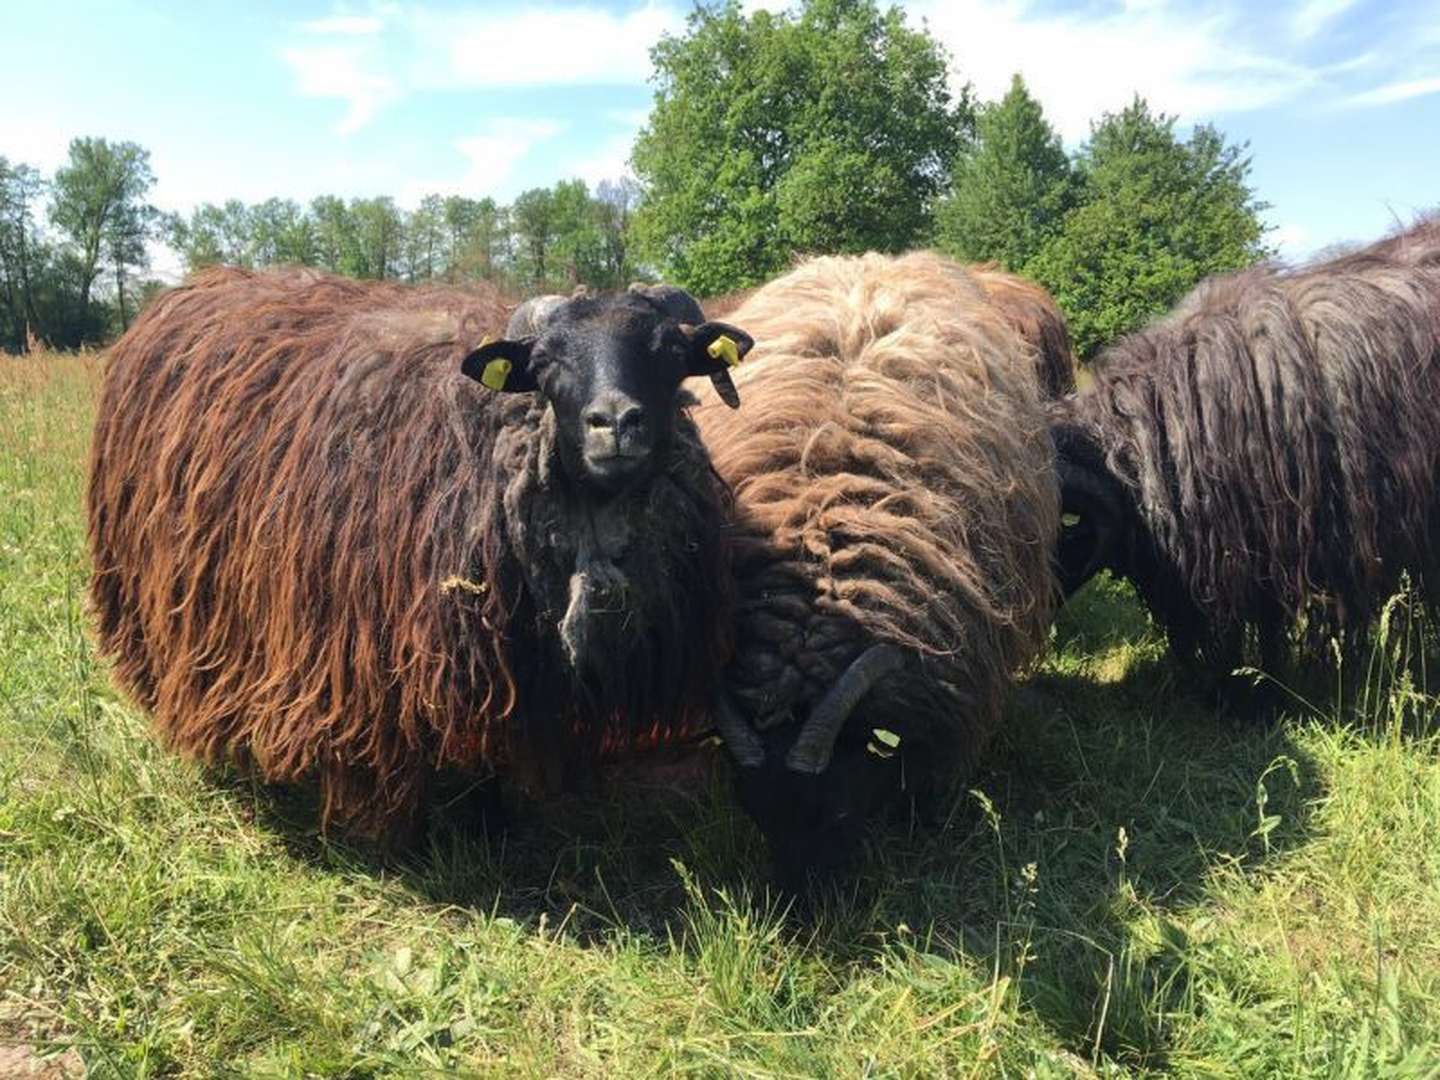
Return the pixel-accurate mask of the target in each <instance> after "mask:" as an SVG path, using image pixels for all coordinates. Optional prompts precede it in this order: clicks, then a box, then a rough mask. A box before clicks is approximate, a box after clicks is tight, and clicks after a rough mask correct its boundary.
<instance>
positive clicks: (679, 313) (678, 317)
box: [630, 281, 705, 326]
mask: <svg viewBox="0 0 1440 1080" xmlns="http://www.w3.org/2000/svg"><path fill="white" fill-rule="evenodd" d="M630 291H631V292H632V293H637V294H638V295H640V296H643V297H645V299H646V300H649V301H650V302H651V303H652V304H654V305H655V306H656V307H657V308H659V309H660V310H661V311H663V312H664V313H665V314H666V315H669V316H670V317H671V318H672V319H674V320H675V321H676V322H681V323H686V324H688V325H690V326H699V325H700V324H701V323H703V322H704V321H705V312H704V311H702V310H701V308H700V304H699V301H697V300H696V299H695V298H694V297H693V296H691V295H690V294H689V293H688V292H686V291H685V290H684V289H682V288H680V286H679V285H643V284H641V283H640V282H638V281H637V282H636V283H635V284H633V285H631V286H630Z"/></svg>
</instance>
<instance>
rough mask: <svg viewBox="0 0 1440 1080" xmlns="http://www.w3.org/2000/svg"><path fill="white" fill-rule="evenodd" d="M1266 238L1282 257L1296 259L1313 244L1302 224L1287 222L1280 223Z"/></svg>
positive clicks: (1304, 253) (1308, 231) (1311, 237)
mask: <svg viewBox="0 0 1440 1080" xmlns="http://www.w3.org/2000/svg"><path fill="white" fill-rule="evenodd" d="M1267 239H1268V240H1269V241H1270V242H1271V243H1272V244H1274V245H1275V247H1276V249H1277V250H1278V251H1279V253H1280V257H1281V258H1282V259H1287V260H1289V261H1292V262H1293V261H1297V260H1298V259H1300V258H1301V257H1302V256H1304V255H1306V254H1307V253H1308V252H1309V251H1310V250H1311V249H1312V248H1313V247H1314V246H1315V244H1314V237H1313V236H1311V234H1310V230H1309V229H1307V228H1306V227H1305V226H1304V225H1298V224H1295V223H1293V222H1292V223H1289V224H1286V225H1280V226H1278V227H1276V229H1275V230H1274V231H1273V232H1272V233H1270V235H1269V236H1268V237H1267Z"/></svg>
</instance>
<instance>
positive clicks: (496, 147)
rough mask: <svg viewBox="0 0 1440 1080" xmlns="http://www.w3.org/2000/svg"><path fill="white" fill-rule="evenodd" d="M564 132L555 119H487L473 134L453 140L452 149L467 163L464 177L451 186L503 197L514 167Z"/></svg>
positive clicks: (562, 125)
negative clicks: (539, 146)
mask: <svg viewBox="0 0 1440 1080" xmlns="http://www.w3.org/2000/svg"><path fill="white" fill-rule="evenodd" d="M564 129H565V125H564V124H562V123H560V122H559V121H556V120H545V119H517V118H512V117H505V118H501V119H497V120H491V121H490V122H489V123H488V124H486V125H485V127H484V128H483V129H482V130H481V131H479V132H478V133H477V134H474V135H464V136H462V137H460V138H458V139H456V140H455V149H456V150H458V151H460V153H461V154H463V155H464V156H465V158H466V159H467V160H468V161H469V168H468V170H467V171H466V174H465V177H464V178H463V179H462V180H461V181H459V183H458V184H456V185H455V187H456V188H457V189H458V190H462V191H471V192H473V191H487V192H493V193H497V194H501V195H504V194H507V193H508V192H509V185H510V181H511V178H512V176H513V175H514V173H515V168H516V166H517V165H519V164H520V162H521V161H523V160H524V158H525V156H526V155H527V154H529V153H530V152H531V151H532V150H533V149H535V147H536V146H538V145H539V144H540V143H542V142H544V141H545V140H547V139H553V138H554V137H555V136H557V135H559V134H560V132H561V131H563V130H564Z"/></svg>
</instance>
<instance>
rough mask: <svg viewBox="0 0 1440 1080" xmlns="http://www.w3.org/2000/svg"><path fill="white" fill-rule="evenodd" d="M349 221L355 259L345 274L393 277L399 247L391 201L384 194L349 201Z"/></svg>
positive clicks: (399, 229) (398, 230)
mask: <svg viewBox="0 0 1440 1080" xmlns="http://www.w3.org/2000/svg"><path fill="white" fill-rule="evenodd" d="M350 218H351V219H352V221H353V222H354V228H355V249H354V254H355V256H356V259H355V260H354V262H353V263H352V265H351V266H350V267H349V269H348V270H347V272H348V273H351V274H353V275H354V276H355V277H362V278H388V277H394V276H395V274H396V271H397V269H398V265H399V262H400V252H401V249H402V245H403V236H402V222H401V220H400V211H399V209H398V208H397V207H396V206H395V200H394V199H392V198H391V197H390V196H388V195H381V196H378V197H376V198H373V199H351V200H350Z"/></svg>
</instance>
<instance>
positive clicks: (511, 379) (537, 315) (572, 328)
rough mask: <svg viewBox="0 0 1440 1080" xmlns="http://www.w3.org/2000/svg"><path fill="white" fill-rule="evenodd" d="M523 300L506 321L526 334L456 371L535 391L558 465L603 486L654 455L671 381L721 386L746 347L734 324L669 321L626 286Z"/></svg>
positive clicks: (643, 468)
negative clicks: (694, 379)
mask: <svg viewBox="0 0 1440 1080" xmlns="http://www.w3.org/2000/svg"><path fill="white" fill-rule="evenodd" d="M674 292H676V293H680V290H678V289H677V290H674ZM680 295H682V296H684V295H685V294H683V293H680ZM686 299H688V296H687V297H686ZM527 303H533V306H532V307H531V308H529V309H525V308H524V307H523V305H522V309H521V310H519V311H517V312H516V313H515V315H513V316H512V317H511V325H512V326H516V327H518V328H521V329H532V330H533V331H534V332H533V333H529V334H525V335H523V336H520V337H508V336H507V338H506V339H505V340H502V341H492V342H488V343H486V344H484V345H481V346H480V347H479V348H478V349H476V350H475V351H474V352H472V353H470V354H469V355H468V356H467V357H465V360H464V362H463V363H462V365H461V370H462V371H463V372H464V374H465V375H467V376H469V377H470V378H472V379H474V380H475V381H476V382H479V383H480V384H481V385H482V386H485V387H487V388H489V389H491V390H496V391H503V392H538V393H540V394H541V395H543V396H544V397H545V398H546V399H547V400H548V402H549V404H550V406H551V408H552V409H553V411H554V414H555V421H556V430H557V436H558V440H559V445H560V456H561V460H562V461H564V462H565V464H566V468H567V470H568V471H570V472H571V474H572V475H573V476H575V478H576V479H578V480H581V481H584V482H587V483H590V484H592V485H594V486H595V487H597V488H600V489H604V490H611V491H613V490H618V489H619V488H621V487H625V486H628V485H629V484H631V483H632V482H636V481H641V480H643V479H645V478H646V477H648V476H651V475H653V473H654V471H655V469H656V468H657V463H659V462H661V461H663V460H664V451H665V449H666V447H667V445H668V443H669V440H670V438H671V435H672V434H673V431H674V427H675V417H676V415H677V394H678V391H679V389H680V383H681V380H683V379H685V378H686V377H688V376H691V375H709V376H711V378H713V379H717V380H720V379H723V380H724V381H726V382H729V368H730V366H731V365H732V364H734V363H738V362H739V360H740V359H741V358H742V357H744V355H745V353H747V352H748V351H749V350H750V347H751V346H752V345H753V344H754V342H753V340H752V339H751V338H750V336H749V335H748V334H746V333H745V332H744V331H742V330H739V329H737V328H736V327H733V326H730V325H728V324H726V323H718V322H705V321H704V319H703V318H699V319H696V320H694V321H693V322H692V321H685V316H686V315H688V314H690V313H689V312H688V311H684V312H681V313H680V316H679V317H677V314H676V313H675V311H673V310H671V309H668V308H667V307H665V306H663V305H662V304H660V303H657V302H656V301H655V300H653V299H651V298H650V297H648V296H646V295H644V294H642V293H638V292H635V291H630V292H625V293H618V294H610V295H604V296H586V295H576V296H572V297H570V298H569V299H559V298H555V297H540V298H537V300H536V301H534V302H527ZM690 304H691V305H694V310H695V312H698V311H699V307H698V305H695V302H694V301H693V300H690ZM522 312H523V319H522V318H521V316H522ZM737 404H738V399H737Z"/></svg>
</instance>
